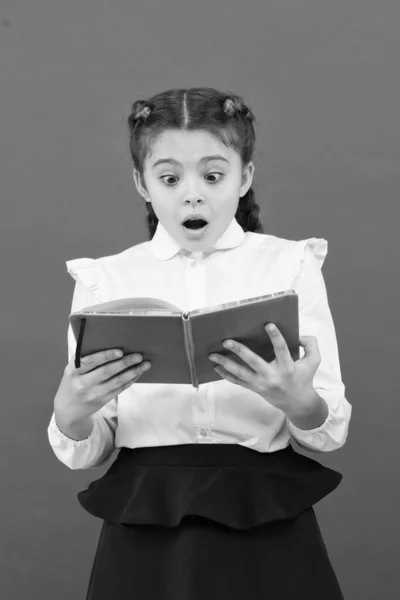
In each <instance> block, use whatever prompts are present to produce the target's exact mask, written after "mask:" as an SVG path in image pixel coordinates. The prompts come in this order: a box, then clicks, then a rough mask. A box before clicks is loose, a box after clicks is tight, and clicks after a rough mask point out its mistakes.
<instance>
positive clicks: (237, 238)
mask: <svg viewBox="0 0 400 600" xmlns="http://www.w3.org/2000/svg"><path fill="white" fill-rule="evenodd" d="M245 237H246V234H245V232H244V230H243V229H242V227H241V226H240V225H239V223H238V222H237V221H236V218H235V217H234V218H233V219H232V221H231V222H230V224H229V225H228V227H227V228H226V230H225V231H224V233H223V234H222V235H221V237H220V238H219V239H218V240H217V241H216V242H215V244H214V245H213V250H223V249H227V248H236V247H237V246H240V245H241V244H242V243H243V241H244V239H245ZM150 245H151V250H152V252H153V254H154V256H155V257H156V258H158V259H159V260H168V259H169V258H172V257H173V256H175V255H176V254H177V253H178V252H182V253H183V254H187V251H186V250H184V249H182V248H181V247H180V246H179V244H178V243H177V242H176V241H175V240H174V239H173V238H172V237H171V236H170V235H169V233H168V231H167V230H166V229H165V227H163V225H161V223H160V221H159V222H158V224H157V229H156V232H155V234H154V236H153V238H152V240H151V242H150Z"/></svg>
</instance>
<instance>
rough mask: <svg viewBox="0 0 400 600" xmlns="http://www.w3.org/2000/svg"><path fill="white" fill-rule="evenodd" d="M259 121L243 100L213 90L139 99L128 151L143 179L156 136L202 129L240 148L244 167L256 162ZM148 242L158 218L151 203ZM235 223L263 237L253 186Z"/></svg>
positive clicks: (148, 204)
mask: <svg viewBox="0 0 400 600" xmlns="http://www.w3.org/2000/svg"><path fill="white" fill-rule="evenodd" d="M254 121H255V117H254V115H253V113H252V111H251V109H250V108H248V107H247V106H246V105H245V103H244V102H243V100H242V98H241V97H240V96H237V95H236V94H233V93H228V94H226V93H222V92H219V91H218V90H215V89H214V88H189V89H186V88H179V89H171V90H167V91H165V92H161V93H159V94H156V95H155V96H153V97H152V98H150V99H149V100H137V101H135V102H134V103H133V105H132V107H131V113H130V115H129V117H128V129H129V149H130V152H131V156H132V161H133V164H134V167H135V169H136V170H137V171H138V173H139V175H140V177H141V178H142V180H143V171H144V161H145V158H146V156H147V154H148V152H149V150H150V147H151V144H152V143H153V142H154V141H155V139H156V137H157V136H158V135H159V134H161V133H162V132H163V131H165V130H166V129H181V130H189V131H190V130H192V131H193V130H203V131H207V132H209V133H211V134H212V135H214V136H215V137H216V138H217V139H218V140H220V141H221V142H222V143H224V144H225V145H227V146H229V147H232V148H233V149H235V150H236V151H237V152H238V154H239V155H240V157H241V161H242V165H247V164H248V163H249V162H250V161H251V160H252V158H253V154H254V147H255V131H254V125H253V123H254ZM146 207H147V211H148V214H147V227H148V230H149V239H152V237H153V236H154V234H155V232H156V229H157V224H158V218H157V216H156V214H155V212H154V209H153V207H152V205H151V202H146ZM235 218H236V220H237V222H238V223H239V225H240V226H241V227H242V228H243V230H244V231H254V232H256V233H263V232H264V229H263V225H262V221H261V215H260V206H259V205H258V204H257V202H256V200H255V194H254V190H253V188H252V187H250V188H249V189H248V191H247V192H246V194H245V195H244V196H242V197H241V198H240V199H239V203H238V208H237V211H236V215H235Z"/></svg>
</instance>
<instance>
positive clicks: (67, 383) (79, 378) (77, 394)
mask: <svg viewBox="0 0 400 600" xmlns="http://www.w3.org/2000/svg"><path fill="white" fill-rule="evenodd" d="M115 351H116V350H115V349H114V350H105V351H103V352H96V353H94V354H89V355H88V356H84V357H83V358H81V366H80V367H79V368H78V369H77V368H76V367H75V357H74V356H72V357H71V360H70V362H69V363H68V365H67V366H66V367H65V370H64V376H63V378H62V380H61V383H60V386H59V388H58V390H57V394H56V396H55V398H54V410H55V412H57V414H58V415H59V416H60V417H62V418H63V419H64V420H65V421H66V422H77V421H79V420H80V419H84V418H86V417H89V416H90V415H92V414H94V413H96V412H98V411H99V410H100V409H101V408H102V407H103V406H104V405H105V404H107V403H108V402H110V400H112V399H113V398H115V396H118V394H120V393H121V392H123V391H124V390H126V389H127V388H128V387H129V386H131V385H132V384H133V383H135V382H136V381H138V379H139V378H140V376H141V375H142V373H144V371H146V370H147V369H149V368H150V366H151V365H150V363H149V362H147V361H146V362H142V357H141V356H140V354H127V355H126V356H124V357H123V358H121V357H120V360H116V359H117V358H118V357H117V356H116V355H115ZM138 363H140V364H139V365H138V366H136V367H132V365H135V364H136V365H137V364H138ZM127 367H132V368H127Z"/></svg>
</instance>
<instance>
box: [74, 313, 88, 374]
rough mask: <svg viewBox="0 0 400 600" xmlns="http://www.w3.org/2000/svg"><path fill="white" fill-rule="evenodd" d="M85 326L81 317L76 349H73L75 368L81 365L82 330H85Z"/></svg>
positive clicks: (84, 321)
mask: <svg viewBox="0 0 400 600" xmlns="http://www.w3.org/2000/svg"><path fill="white" fill-rule="evenodd" d="M85 327H86V319H81V324H80V328H79V335H78V341H77V343H76V349H75V368H76V369H79V367H80V366H81V347H82V341H83V332H84V331H85Z"/></svg>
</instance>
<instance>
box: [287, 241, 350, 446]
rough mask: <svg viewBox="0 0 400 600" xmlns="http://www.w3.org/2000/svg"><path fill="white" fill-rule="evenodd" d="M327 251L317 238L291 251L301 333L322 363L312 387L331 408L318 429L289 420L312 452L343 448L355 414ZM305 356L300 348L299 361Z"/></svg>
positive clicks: (293, 285)
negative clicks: (326, 272)
mask: <svg viewBox="0 0 400 600" xmlns="http://www.w3.org/2000/svg"><path fill="white" fill-rule="evenodd" d="M327 251H328V243H327V241H326V240H324V239H317V238H311V239H308V240H301V241H299V242H296V243H295V245H294V247H293V248H292V252H294V256H293V255H292V269H293V271H292V275H293V276H294V280H293V284H292V288H293V289H294V290H295V291H296V292H297V294H298V296H299V333H300V335H301V336H302V335H305V336H307V335H312V336H315V337H316V339H317V342H318V348H319V352H320V356H321V362H320V365H319V367H318V369H317V371H316V373H315V376H314V380H313V386H314V389H315V390H316V391H317V393H318V394H319V395H320V396H321V397H322V398H323V399H324V400H325V401H326V403H327V405H328V408H329V414H328V416H327V418H326V420H325V422H324V423H323V424H322V425H321V426H320V427H317V428H315V429H310V430H304V429H299V428H298V427H296V426H295V425H294V424H293V423H292V422H291V421H289V419H287V422H288V427H289V430H290V432H291V433H292V435H293V437H294V438H295V440H296V442H297V443H298V444H299V446H301V447H302V448H304V449H305V450H308V451H311V452H330V451H332V450H336V449H337V448H340V447H341V446H343V445H344V444H345V442H346V439H347V434H348V428H349V423H350V417H351V412H352V406H351V404H350V403H349V402H348V401H347V399H346V397H345V386H344V384H343V382H342V376H341V370H340V362H339V353H338V345H337V340H336V332H335V326H334V323H333V319H332V315H331V311H330V308H329V303H328V297H327V291H326V286H325V281H324V277H323V275H322V272H321V268H322V265H323V263H324V260H325V257H326V255H327ZM304 354H305V353H304V349H303V348H302V347H301V348H300V358H301V357H302V356H304Z"/></svg>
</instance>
